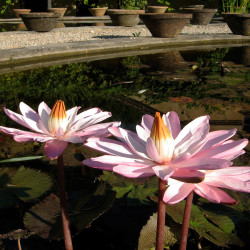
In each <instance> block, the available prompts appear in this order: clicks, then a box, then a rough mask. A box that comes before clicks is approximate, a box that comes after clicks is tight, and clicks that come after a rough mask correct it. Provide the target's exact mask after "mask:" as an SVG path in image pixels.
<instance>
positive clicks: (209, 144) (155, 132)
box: [83, 111, 248, 183]
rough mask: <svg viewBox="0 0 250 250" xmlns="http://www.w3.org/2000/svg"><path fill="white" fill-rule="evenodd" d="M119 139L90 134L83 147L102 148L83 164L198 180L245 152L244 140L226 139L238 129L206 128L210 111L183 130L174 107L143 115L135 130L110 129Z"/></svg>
mask: <svg viewBox="0 0 250 250" xmlns="http://www.w3.org/2000/svg"><path fill="white" fill-rule="evenodd" d="M109 131H110V133H111V134H112V135H113V136H114V137H116V138H117V139H118V140H112V139H107V138H102V139H98V140H97V139H89V140H88V141H87V143H86V144H85V146H87V147H90V148H94V149H96V150H99V151H101V152H104V153H106V154H107V155H103V156H100V157H97V158H91V159H86V160H84V161H83V164H85V165H87V166H90V167H94V168H99V169H102V170H108V171H114V172H116V173H118V174H120V175H123V176H125V177H129V178H138V177H147V176H152V175H154V174H156V175H157V176H158V177H159V178H161V179H163V180H165V181H167V180H168V178H169V177H172V178H175V179H177V180H179V181H184V182H190V183H198V182H201V181H202V180H203V179H204V178H205V173H204V171H203V172H202V171H199V170H214V169H223V168H226V167H229V166H231V165H232V163H231V161H232V160H233V159H234V158H236V157H237V156H239V155H240V154H243V153H244V150H243V148H244V147H245V146H246V145H247V143H248V141H247V140H245V139H243V140H239V141H232V140H228V139H229V138H231V137H232V136H233V135H234V134H235V133H236V130H235V129H233V130H219V131H215V132H211V133H209V116H201V117H198V118H196V119H194V120H193V121H191V122H190V123H189V124H187V125H186V126H185V127H184V128H183V129H181V126H180V120H179V117H178V115H177V114H176V113H175V112H173V111H172V112H169V113H167V114H166V115H165V114H164V115H163V116H162V117H161V116H160V114H159V113H158V112H157V113H156V115H155V118H154V117H152V116H150V115H144V116H143V117H142V122H141V125H137V126H136V133H134V132H131V131H128V130H125V129H123V128H121V127H119V128H117V127H114V128H109Z"/></svg>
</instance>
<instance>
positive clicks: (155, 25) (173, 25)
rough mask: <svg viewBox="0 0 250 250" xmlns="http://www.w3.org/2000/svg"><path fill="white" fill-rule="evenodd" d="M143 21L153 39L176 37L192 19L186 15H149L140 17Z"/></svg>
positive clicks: (189, 15)
mask: <svg viewBox="0 0 250 250" xmlns="http://www.w3.org/2000/svg"><path fill="white" fill-rule="evenodd" d="M140 18H141V20H142V21H143V23H144V24H145V25H146V27H147V28H148V29H149V31H150V33H151V34H152V36H153V37H166V38H167V37H168V38H170V37H176V36H178V35H179V34H180V33H181V31H182V29H183V28H184V27H185V25H186V24H187V23H188V22H189V20H190V19H191V18H192V15H191V14H184V13H163V14H156V13H147V14H142V15H140Z"/></svg>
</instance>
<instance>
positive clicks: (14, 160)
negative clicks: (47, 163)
mask: <svg viewBox="0 0 250 250" xmlns="http://www.w3.org/2000/svg"><path fill="white" fill-rule="evenodd" d="M42 157H43V156H42V155H39V156H26V157H17V158H11V159H7V160H1V161H0V163H9V162H20V161H33V160H37V159H41V158H42Z"/></svg>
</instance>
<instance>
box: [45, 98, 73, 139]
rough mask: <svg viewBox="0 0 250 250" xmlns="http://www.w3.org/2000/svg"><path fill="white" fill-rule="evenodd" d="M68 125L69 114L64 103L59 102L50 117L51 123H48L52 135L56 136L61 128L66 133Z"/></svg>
mask: <svg viewBox="0 0 250 250" xmlns="http://www.w3.org/2000/svg"><path fill="white" fill-rule="evenodd" d="M67 125H68V121H67V114H66V109H65V105H64V102H63V101H61V100H58V101H56V103H55V105H54V106H53V108H52V110H51V113H50V116H49V121H48V127H49V131H50V133H52V134H56V133H57V131H58V129H59V128H61V129H62V131H63V132H65V131H66V129H67Z"/></svg>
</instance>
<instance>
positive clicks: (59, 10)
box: [48, 8, 67, 18]
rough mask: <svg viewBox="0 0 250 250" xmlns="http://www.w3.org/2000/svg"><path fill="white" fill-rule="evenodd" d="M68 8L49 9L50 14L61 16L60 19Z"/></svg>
mask: <svg viewBox="0 0 250 250" xmlns="http://www.w3.org/2000/svg"><path fill="white" fill-rule="evenodd" d="M66 10H67V8H48V12H53V13H56V14H59V18H61V17H63V16H64V14H65V12H66Z"/></svg>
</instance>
